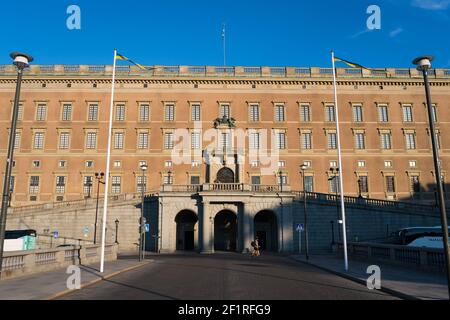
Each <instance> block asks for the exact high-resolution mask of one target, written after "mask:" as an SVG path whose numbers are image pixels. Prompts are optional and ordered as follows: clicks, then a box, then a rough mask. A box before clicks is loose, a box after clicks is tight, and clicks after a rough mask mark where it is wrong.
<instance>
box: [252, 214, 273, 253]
mask: <svg viewBox="0 0 450 320" xmlns="http://www.w3.org/2000/svg"><path fill="white" fill-rule="evenodd" d="M255 236H257V237H258V239H259V245H260V247H261V250H263V251H271V252H277V251H278V225H277V217H276V215H275V213H273V212H272V211H269V210H265V211H261V212H259V213H258V214H257V215H256V216H255Z"/></svg>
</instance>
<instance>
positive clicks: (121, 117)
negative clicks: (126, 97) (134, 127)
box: [116, 104, 125, 121]
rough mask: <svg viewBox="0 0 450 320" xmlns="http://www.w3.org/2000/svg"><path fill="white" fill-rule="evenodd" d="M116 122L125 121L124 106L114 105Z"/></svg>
mask: <svg viewBox="0 0 450 320" xmlns="http://www.w3.org/2000/svg"><path fill="white" fill-rule="evenodd" d="M116 121H125V105H124V104H118V105H116Z"/></svg>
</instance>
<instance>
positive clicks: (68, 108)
mask: <svg viewBox="0 0 450 320" xmlns="http://www.w3.org/2000/svg"><path fill="white" fill-rule="evenodd" d="M61 120H62V121H71V120H72V105H71V104H68V103H67V104H64V105H63V108H62V116H61Z"/></svg>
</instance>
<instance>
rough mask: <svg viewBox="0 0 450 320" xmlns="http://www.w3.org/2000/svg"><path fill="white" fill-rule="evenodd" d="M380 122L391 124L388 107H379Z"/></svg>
mask: <svg viewBox="0 0 450 320" xmlns="http://www.w3.org/2000/svg"><path fill="white" fill-rule="evenodd" d="M378 121H379V122H389V113H388V106H385V105H381V106H378Z"/></svg>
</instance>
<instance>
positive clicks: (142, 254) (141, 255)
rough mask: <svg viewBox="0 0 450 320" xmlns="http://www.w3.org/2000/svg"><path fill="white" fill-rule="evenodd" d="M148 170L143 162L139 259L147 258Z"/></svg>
mask: <svg viewBox="0 0 450 320" xmlns="http://www.w3.org/2000/svg"><path fill="white" fill-rule="evenodd" d="M147 170H148V166H147V165H146V164H143V165H142V166H141V171H142V178H141V179H142V181H141V219H140V221H139V233H140V235H139V261H142V260H143V259H144V258H145V248H143V245H144V237H143V236H144V233H145V222H146V221H145V219H144V197H145V190H144V181H145V172H146V171H147Z"/></svg>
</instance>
